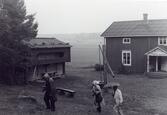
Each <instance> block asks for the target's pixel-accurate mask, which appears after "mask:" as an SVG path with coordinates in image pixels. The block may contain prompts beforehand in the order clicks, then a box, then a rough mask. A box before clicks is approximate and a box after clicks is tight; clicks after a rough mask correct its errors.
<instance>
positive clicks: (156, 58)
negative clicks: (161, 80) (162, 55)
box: [156, 56, 158, 71]
mask: <svg viewBox="0 0 167 115" xmlns="http://www.w3.org/2000/svg"><path fill="white" fill-rule="evenodd" d="M156 71H158V56H156Z"/></svg>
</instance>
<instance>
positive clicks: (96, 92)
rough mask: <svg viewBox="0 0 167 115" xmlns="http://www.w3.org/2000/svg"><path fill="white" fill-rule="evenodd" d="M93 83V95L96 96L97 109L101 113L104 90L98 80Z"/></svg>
mask: <svg viewBox="0 0 167 115" xmlns="http://www.w3.org/2000/svg"><path fill="white" fill-rule="evenodd" d="M92 84H93V88H92V92H93V96H94V97H95V99H94V103H95V105H96V106H97V111H98V112H99V113H100V112H101V102H102V100H103V96H102V91H101V88H100V86H99V85H98V82H97V81H93V83H92Z"/></svg>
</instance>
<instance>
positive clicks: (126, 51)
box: [122, 50, 132, 66]
mask: <svg viewBox="0 0 167 115" xmlns="http://www.w3.org/2000/svg"><path fill="white" fill-rule="evenodd" d="M124 53H129V54H130V63H129V64H124V63H123V60H124V59H123V54H124ZM122 64H123V65H124V66H131V65H132V56H131V50H122Z"/></svg>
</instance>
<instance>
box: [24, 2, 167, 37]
mask: <svg viewBox="0 0 167 115" xmlns="http://www.w3.org/2000/svg"><path fill="white" fill-rule="evenodd" d="M25 2H26V7H27V11H28V13H36V20H37V21H38V23H39V34H62V33H94V32H103V31H104V30H105V29H106V28H107V27H108V26H109V25H110V24H111V23H112V22H113V21H121V20H141V19H142V18H143V17H142V14H143V13H148V14H149V17H148V18H149V19H167V13H166V11H167V0H25Z"/></svg>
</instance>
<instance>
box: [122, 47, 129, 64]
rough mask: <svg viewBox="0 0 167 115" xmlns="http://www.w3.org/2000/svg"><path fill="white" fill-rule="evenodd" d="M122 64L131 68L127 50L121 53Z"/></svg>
mask: <svg viewBox="0 0 167 115" xmlns="http://www.w3.org/2000/svg"><path fill="white" fill-rule="evenodd" d="M122 64H123V65H125V66H131V51H129V50H123V51H122Z"/></svg>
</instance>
